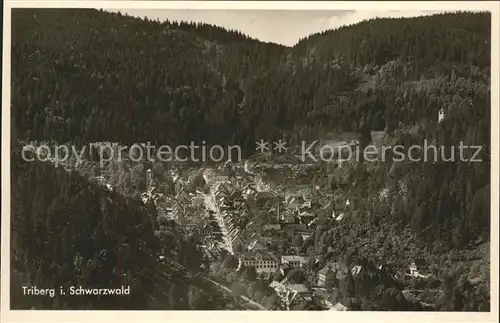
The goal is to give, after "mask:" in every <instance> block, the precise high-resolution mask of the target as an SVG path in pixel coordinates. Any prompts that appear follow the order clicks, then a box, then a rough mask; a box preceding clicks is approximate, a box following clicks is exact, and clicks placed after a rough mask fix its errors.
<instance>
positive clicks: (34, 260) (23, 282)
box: [11, 153, 225, 310]
mask: <svg viewBox="0 0 500 323" xmlns="http://www.w3.org/2000/svg"><path fill="white" fill-rule="evenodd" d="M11 160H12V165H13V169H12V179H13V183H12V187H13V188H12V202H11V203H12V222H11V228H12V229H11V230H12V236H11V237H12V240H11V243H12V245H11V248H12V249H11V250H12V251H11V252H12V254H11V259H12V262H11V265H12V267H11V291H12V294H11V304H12V308H13V309H30V308H35V309H73V310H75V309H107V310H109V309H120V310H140V309H172V310H180V309H220V308H223V307H224V306H225V305H223V302H224V297H222V296H220V295H219V293H218V291H217V290H214V289H213V288H212V287H211V286H207V285H206V284H203V285H200V282H195V281H189V279H187V278H186V276H185V275H184V274H185V273H182V272H176V271H175V270H172V268H170V267H169V266H168V265H166V264H164V263H162V262H160V261H159V260H158V257H159V255H162V256H163V257H168V258H169V259H173V260H174V261H176V262H178V263H179V264H181V265H182V266H185V267H186V268H187V269H188V270H192V271H194V272H197V271H198V270H199V263H200V262H201V253H200V252H199V251H197V248H196V242H195V241H191V240H183V238H182V237H179V236H178V235H177V234H176V233H175V232H172V231H165V230H164V229H163V228H162V227H161V226H160V225H159V224H158V223H157V222H156V216H155V214H156V209H155V208H154V207H152V208H151V207H147V206H144V205H143V204H142V203H141V202H140V201H139V200H134V199H126V198H123V197H121V196H120V195H119V194H118V193H113V192H108V191H106V190H103V189H102V188H101V187H99V186H98V185H97V184H95V183H91V182H89V181H88V179H87V178H84V177H82V176H81V175H79V174H77V173H76V172H72V173H67V172H66V171H64V170H63V169H62V168H54V167H53V165H51V164H42V163H28V162H23V161H22V160H21V157H20V155H19V154H18V153H14V154H13V156H12V159H11ZM165 239H167V240H168V241H169V242H168V244H166V243H165V242H164V241H165ZM167 246H168V247H167ZM23 286H26V287H32V286H36V287H37V288H54V287H57V288H56V290H55V296H54V297H47V296H25V295H23ZM59 286H61V288H62V289H63V290H64V291H65V295H63V294H60V292H59ZM71 286H75V287H78V286H82V287H83V288H120V287H121V286H124V287H127V286H130V295H122V296H109V295H106V296H100V297H96V296H93V295H92V296H68V294H69V288H70V287H71ZM207 290H208V291H207ZM221 302H222V303H221Z"/></svg>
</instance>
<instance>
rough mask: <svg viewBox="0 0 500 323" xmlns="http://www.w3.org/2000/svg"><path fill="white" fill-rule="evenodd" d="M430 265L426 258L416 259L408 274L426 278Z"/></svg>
mask: <svg viewBox="0 0 500 323" xmlns="http://www.w3.org/2000/svg"><path fill="white" fill-rule="evenodd" d="M428 270H429V265H428V264H427V262H426V261H425V260H424V259H414V260H413V261H412V263H411V265H410V267H409V268H408V271H407V276H411V277H420V278H426V277H428V276H429V272H428Z"/></svg>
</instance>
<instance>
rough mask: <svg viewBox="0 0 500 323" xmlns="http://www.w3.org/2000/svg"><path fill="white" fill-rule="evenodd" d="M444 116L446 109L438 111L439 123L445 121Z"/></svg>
mask: <svg viewBox="0 0 500 323" xmlns="http://www.w3.org/2000/svg"><path fill="white" fill-rule="evenodd" d="M444 116H445V113H444V109H439V113H438V123H441V121H443V119H444Z"/></svg>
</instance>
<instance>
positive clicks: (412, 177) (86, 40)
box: [11, 9, 491, 310]
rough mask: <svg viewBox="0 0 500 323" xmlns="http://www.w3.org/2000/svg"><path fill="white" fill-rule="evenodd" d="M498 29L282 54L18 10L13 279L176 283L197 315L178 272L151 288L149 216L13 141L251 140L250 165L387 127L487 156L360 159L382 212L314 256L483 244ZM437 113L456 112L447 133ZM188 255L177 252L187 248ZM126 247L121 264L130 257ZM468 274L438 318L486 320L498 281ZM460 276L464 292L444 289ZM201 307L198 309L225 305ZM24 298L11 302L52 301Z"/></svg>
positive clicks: (392, 140) (213, 32) (418, 29)
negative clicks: (397, 241)
mask: <svg viewBox="0 0 500 323" xmlns="http://www.w3.org/2000/svg"><path fill="white" fill-rule="evenodd" d="M490 19H491V18H490V14H489V13H465V12H461V13H449V14H439V15H433V16H429V17H418V18H405V19H375V20H369V21H363V22H361V23H358V24H356V25H354V26H348V27H342V28H339V29H337V30H334V31H325V32H322V33H319V34H315V35H311V36H309V37H307V38H305V39H302V40H300V41H299V43H298V44H297V45H296V46H294V47H290V48H289V47H284V46H280V45H276V44H271V43H262V42H260V41H258V40H255V39H252V38H249V37H247V36H245V35H243V34H241V33H239V32H235V31H227V30H224V29H222V28H219V27H215V26H211V25H205V24H190V23H185V22H180V23H179V22H168V21H167V22H159V21H150V20H141V19H137V18H133V17H129V16H126V15H122V14H120V13H107V12H103V11H98V10H87V9H81V10H80V9H79V10H65V9H60V10H59V9H58V10H54V9H40V10H13V12H12V94H11V98H12V101H11V109H12V110H11V111H12V125H11V127H12V153H13V154H12V161H11V163H12V185H13V188H12V230H13V231H12V232H13V234H12V266H13V268H16V269H15V270H13V284H23V283H26V282H30V284H34V285H37V284H38V285H44V284H45V285H47V284H52V283H54V284H56V285H57V284H59V282H60V283H61V284H62V282H68V283H67V284H70V285H76V284H78V282H82V281H92V282H96V283H98V282H100V283H98V284H108V283H109V282H112V283H113V284H118V282H117V281H116V279H118V278H117V277H120V276H119V275H120V274H119V273H118V270H120V272H121V273H124V274H125V275H124V276H123V279H132V278H131V277H134V278H133V282H131V284H135V285H134V286H139V287H138V288H140V289H141V290H144V291H145V293H148V294H151V295H152V297H151V299H157V298H158V297H159V296H158V295H162V294H161V292H158V290H159V289H161V290H163V289H165V288H167V289H166V290H167V291H170V292H169V293H170V294H168V293H167V295H169V296H168V297H167V296H165V297H167V298H169V299H180V300H181V301H182V300H185V303H183V305H182V304H181V305H179V304H174V305H172V306H170V308H179V307H180V308H189V306H190V305H189V304H188V303H189V300H188V298H189V297H187V296H186V295H187V293H188V292H187V291H186V290H182V289H179V288H173V287H172V288H171V287H169V286H170V285H169V284H170V283H169V281H168V279H166V280H165V282H164V283H162V284H164V285H162V286H161V288H160V287H158V286H155V283H156V281H155V279H153V281H152V280H151V277H156V276H157V275H158V273H157V271H158V269H157V267H156V265H155V260H154V259H152V257H153V258H154V255H156V254H157V253H158V252H159V250H160V249H162V244H161V242H160V241H159V240H158V239H157V238H155V236H154V235H153V232H154V231H155V230H156V229H157V226H158V224H157V223H154V221H152V220H151V212H154V210H148V209H147V208H146V207H145V206H143V205H141V204H140V203H139V202H137V203H136V202H134V201H133V200H131V201H129V200H127V199H124V198H123V197H120V196H113V193H110V192H103V191H101V190H102V189H101V188H99V187H97V186H95V187H94V186H92V185H91V184H89V183H87V182H85V180H84V179H83V178H82V177H80V176H79V175H75V174H71V173H70V174H68V173H66V172H64V171H63V170H61V169H53V168H51V166H47V165H39V164H36V163H35V164H33V163H31V164H28V163H24V162H22V161H21V159H20V158H19V150H20V149H19V142H20V141H23V142H25V141H30V140H38V141H48V140H51V141H55V142H60V143H67V142H70V143H74V144H77V145H83V144H86V143H89V142H94V141H111V142H120V143H123V144H132V143H136V142H147V141H150V142H151V143H154V144H158V145H161V144H168V145H176V144H186V143H189V142H191V141H195V142H201V141H202V140H205V141H206V142H207V143H216V144H220V145H224V144H238V145H241V146H242V147H244V151H245V154H246V156H250V155H252V154H253V153H254V151H255V150H254V147H255V142H256V141H258V140H260V139H266V140H269V141H270V140H275V139H277V138H284V139H286V140H287V141H288V142H289V143H290V144H292V145H293V144H297V145H298V144H299V143H300V141H301V140H316V139H318V138H322V137H323V136H325V135H328V134H330V133H339V132H359V133H361V134H363V135H364V136H366V137H368V138H367V139H368V140H371V139H372V138H371V137H370V131H384V132H385V133H386V137H385V138H386V139H385V140H386V142H387V143H389V144H393V145H394V144H402V145H405V146H409V145H412V144H421V143H422V142H423V140H424V139H425V140H428V141H429V142H434V143H435V144H436V145H444V146H447V147H450V146H453V145H455V146H456V147H458V146H459V144H460V142H461V141H463V142H464V144H466V145H482V146H483V149H482V151H481V153H480V155H479V156H477V158H481V159H482V162H481V163H464V162H437V163H413V164H410V165H404V167H403V166H402V167H399V168H398V167H397V166H401V165H398V164H393V163H392V162H389V161H387V162H380V163H377V164H376V166H373V165H372V166H369V167H368V166H366V167H365V166H363V164H360V166H359V167H356V168H355V169H354V170H353V171H352V174H353V175H352V176H357V178H358V180H357V182H358V185H353V186H352V188H351V189H350V191H349V192H350V194H351V195H352V196H353V201H356V200H358V201H363V198H364V197H366V196H371V195H372V193H373V194H375V193H374V192H377V191H378V190H380V189H383V188H388V197H387V202H386V204H385V205H384V206H374V205H373V204H371V203H370V202H368V201H364V202H360V204H363V208H362V210H363V212H364V215H363V216H360V217H358V220H357V222H354V223H352V224H351V225H350V226H349V227H342V228H332V227H331V225H330V224H328V223H325V224H324V225H323V227H321V225H320V226H318V228H317V230H316V233H315V239H313V240H314V243H313V245H312V246H311V247H312V248H316V249H317V250H318V252H322V250H323V249H326V245H328V244H329V242H328V241H330V240H331V241H343V242H342V243H338V244H337V246H336V247H335V249H338V251H339V252H342V250H343V249H345V248H347V247H346V246H345V245H344V244H347V243H351V242H354V241H359V239H360V237H365V236H370V237H371V236H373V237H374V239H378V240H377V241H379V242H377V243H373V246H379V247H380V249H379V250H371V249H370V248H369V247H367V248H354V247H353V248H352V253H353V254H359V255H360V256H363V257H365V258H370V257H371V256H373V253H376V252H381V253H382V254H384V253H385V254H386V255H387V257H389V258H390V257H392V258H398V257H402V256H398V255H399V251H397V250H392V249H390V248H389V249H388V248H386V247H387V244H386V243H385V242H383V239H384V235H387V234H390V235H394V236H397V235H398V234H400V235H401V236H414V237H415V236H417V237H418V238H416V240H417V243H416V244H417V246H416V248H418V249H419V250H421V253H422V254H423V255H427V256H429V257H434V258H436V259H437V258H440V257H441V258H444V257H447V256H446V255H449V254H450V255H460V254H462V253H464V254H465V253H467V252H468V251H470V250H473V248H475V247H477V246H478V245H482V244H485V243H488V242H489V232H490V222H489V221H490V207H489V203H490V157H489V156H490V126H491V125H490V109H491V106H490V45H491V44H490ZM440 109H443V110H444V111H445V114H446V118H445V119H444V120H443V121H442V122H441V123H439V122H438V112H439V110H440ZM373 167H376V170H375V171H373ZM367 168H370V170H368V169H367ZM396 168H398V171H397V172H396V171H395V169H396ZM335 172H338V170H331V169H330V168H325V174H324V178H325V179H328V183H327V184H325V185H324V186H323V187H324V188H325V189H327V190H333V191H334V190H336V189H338V188H339V183H335V181H334V180H332V177H333V176H334V174H335ZM395 173H397V175H394V174H395ZM352 179H353V181H354V179H355V178H354V177H353V178H352ZM363 179H364V181H363ZM318 181H320V180H318ZM387 183H389V184H387ZM353 203H354V202H353ZM404 241H405V240H404V239H401V243H404ZM184 244H185V246H184ZM189 244H190V242H188V241H183V242H182V243H180V245H182V246H184V247H185V248H191V247H192V248H195V247H193V246H190V245H189ZM122 245H125V246H126V247H124V248H125V249H127V250H128V251H126V253H127V255H126V256H125V255H123V257H128V258H120V257H122V256H120V255H119V253H120V252H122V251H120V250H121V249H120V248H119V246H122ZM342 246H343V247H342ZM384 246H385V247H384ZM181 249H182V248H181ZM354 249H355V250H354ZM358 249H359V250H358ZM404 249H405V246H403V245H402V246H401V250H400V251H401V253H403V250H404ZM190 254H191V253H190ZM78 257H81V258H78ZM457 257H458V256H457ZM77 258H78V259H80V260H78V259H77ZM118 258H119V259H118ZM486 258H488V257H486ZM81 259H83V260H81ZM120 259H121V260H120ZM448 259H450V261H453V257H452V256H450V257H449V258H448ZM119 260H120V261H121V263H122V265H121V267H120V269H117V268H116V264H117V263H119V262H120V261H119ZM483 260H484V261H485V263H488V262H489V259H483ZM178 261H179V262H181V263H182V261H183V260H182V259H179V260H178ZM395 261H397V259H396V260H395ZM467 275H469V272H466V273H464V269H463V268H462V269H460V270H458V269H457V270H454V271H453V273H452V274H450V275H449V276H450V277H451V278H450V279H449V280H448V281H447V282H446V284H447V285H446V286H447V287H446V288H448V293H447V294H446V300H443V301H442V304H441V309H443V310H487V308H488V307H489V277H486V278H485V277H483V278H484V279H482V280H481V281H480V282H479V283H478V285H477V286H474V287H472V286H471V285H470V283H468V282H465V281H464V279H461V280H460V277H461V276H464V277H465V276H467ZM120 279H122V278H120ZM457 280H460V282H461V283H460V284H459V287H455V288H454V287H453V286H452V285H453V283H450V282H454V281H457ZM49 282H50V283H49ZM172 284H173V283H172ZM172 286H173V285H172ZM186 288H187V287H186ZM190 288H191V287H190ZM192 288H198V287H192ZM11 289H12V287H11ZM155 293H156V294H155ZM175 293H181V294H182V293H184V294H182V295H180V296H179V295H177V294H175ZM200 293H202V292H200ZM200 295H201V294H200ZM13 297H16V296H15V295H14V296H13ZM366 297H368V296H366ZM370 297H374V296H373V295H372V296H370ZM377 297H378V295H377V296H375V297H374V298H377ZM200 299H201V300H199V302H198V301H197V302H198V303H197V304H203V305H199V306H201V307H204V308H216V307H217V306H220V304H219V305H217V304H216V303H217V300H214V299H205V298H203V297H202V296H200ZM53 301H54V300H46V301H45V302H53ZM74 301H75V304H76V303H78V304H81V303H80V302H79V301H78V300H77V299H75V300H74ZM11 302H12V301H11ZM23 302H28V303H27V304H24V303H23V304H22V305H21V303H18V304H20V305H19V307H23V306H24V307H26V306H42V307H43V306H56V307H58V306H59V305H57V304H53V303H51V304H50V305H47V304H46V303H44V304H39V303H36V302H35V303H33V302H31V303H30V302H29V300H26V299H25V298H23ZM89 302H91V301H90V300H89ZM144 302H146V299H145V298H137V299H136V298H134V297H130V299H126V300H122V301H120V303H118V304H114V303H113V304H106V303H104V302H99V303H89V304H87V305H88V306H89V308H98V307H99V306H101V307H102V308H105V307H107V308H109V307H113V308H131V307H134V308H143V307H147V306H150V305H147V304H146V303H144ZM172 302H174V301H172ZM167 303H168V302H167ZM186 304H187V305H186ZM64 306H66V307H67V308H72V306H73V305H72V304H65V305H64ZM75 306H76V305H75ZM78 306H80V305H78Z"/></svg>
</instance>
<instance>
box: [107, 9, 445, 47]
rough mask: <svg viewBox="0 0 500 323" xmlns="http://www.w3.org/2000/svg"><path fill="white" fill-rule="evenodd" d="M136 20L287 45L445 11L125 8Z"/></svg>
mask: <svg viewBox="0 0 500 323" xmlns="http://www.w3.org/2000/svg"><path fill="white" fill-rule="evenodd" d="M107 10H108V11H121V12H122V13H127V14H129V15H131V16H135V17H140V18H144V17H148V18H149V19H154V20H156V19H159V20H160V21H164V20H166V19H168V20H170V21H174V20H176V21H181V20H183V21H193V22H204V23H208V24H214V25H217V26H221V27H225V28H230V29H236V30H239V31H241V32H242V33H244V34H247V35H249V36H250V37H252V38H257V39H259V40H261V41H265V42H273V43H277V44H282V45H285V46H293V45H295V44H296V43H297V42H298V41H299V39H301V38H303V37H306V36H308V35H310V34H314V33H317V32H321V31H324V30H328V29H335V28H338V27H341V26H344V25H351V24H355V23H357V22H360V21H363V20H366V19H370V18H376V17H394V18H396V17H416V16H423V15H430V14H435V13H439V12H442V11H426V10H422V11H354V10H321V11H320V10H311V11H305V10H301V11H299V10H189V9H182V10H181V9H174V10H172V9H156V10H152V9H123V10H109V9H107Z"/></svg>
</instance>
